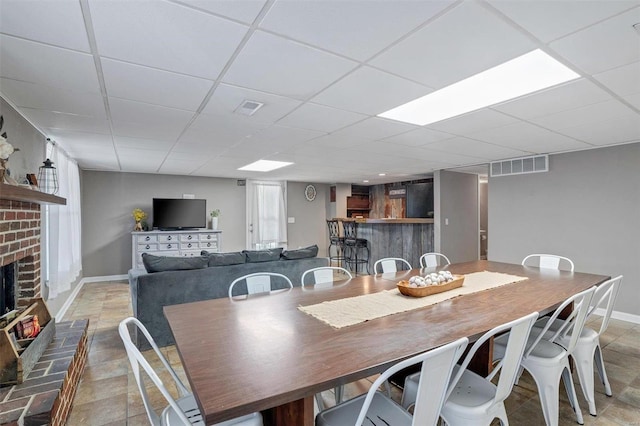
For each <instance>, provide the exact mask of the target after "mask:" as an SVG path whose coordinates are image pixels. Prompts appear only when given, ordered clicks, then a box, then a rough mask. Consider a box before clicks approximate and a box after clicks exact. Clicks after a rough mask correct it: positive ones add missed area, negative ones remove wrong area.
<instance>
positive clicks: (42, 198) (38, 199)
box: [0, 183, 67, 205]
mask: <svg viewBox="0 0 640 426" xmlns="http://www.w3.org/2000/svg"><path fill="white" fill-rule="evenodd" d="M0 200H13V201H26V202H28V203H38V204H62V205H66V204H67V199H66V198H62V197H58V196H57V195H51V194H47V193H45V192H40V191H36V190H34V189H31V188H26V187H24V186H17V185H8V184H6V183H0Z"/></svg>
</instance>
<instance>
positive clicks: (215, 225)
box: [209, 217, 218, 230]
mask: <svg viewBox="0 0 640 426" xmlns="http://www.w3.org/2000/svg"><path fill="white" fill-rule="evenodd" d="M209 229H213V230H216V229H218V218H217V217H212V218H211V222H209Z"/></svg>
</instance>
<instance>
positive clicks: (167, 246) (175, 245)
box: [158, 241, 180, 256]
mask: <svg viewBox="0 0 640 426" xmlns="http://www.w3.org/2000/svg"><path fill="white" fill-rule="evenodd" d="M179 249H180V243H179V242H177V241H175V242H170V243H160V244H158V250H160V251H166V250H179ZM163 256H169V255H168V254H163Z"/></svg>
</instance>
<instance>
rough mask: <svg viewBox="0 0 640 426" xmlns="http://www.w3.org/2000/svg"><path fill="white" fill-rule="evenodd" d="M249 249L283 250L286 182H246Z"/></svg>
mask: <svg viewBox="0 0 640 426" xmlns="http://www.w3.org/2000/svg"><path fill="white" fill-rule="evenodd" d="M247 184H248V186H247V209H248V222H249V223H248V225H249V248H251V249H254V250H259V249H265V248H273V247H286V245H287V209H286V202H285V199H286V198H285V194H286V182H276V181H249V182H247Z"/></svg>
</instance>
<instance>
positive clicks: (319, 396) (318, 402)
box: [315, 392, 324, 411]
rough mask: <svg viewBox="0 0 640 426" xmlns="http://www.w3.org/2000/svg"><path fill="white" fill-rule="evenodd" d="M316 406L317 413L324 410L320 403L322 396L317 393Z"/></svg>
mask: <svg viewBox="0 0 640 426" xmlns="http://www.w3.org/2000/svg"><path fill="white" fill-rule="evenodd" d="M315 399H316V406H317V407H318V411H323V410H324V402H322V394H320V393H319V392H318V393H317V394H315Z"/></svg>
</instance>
